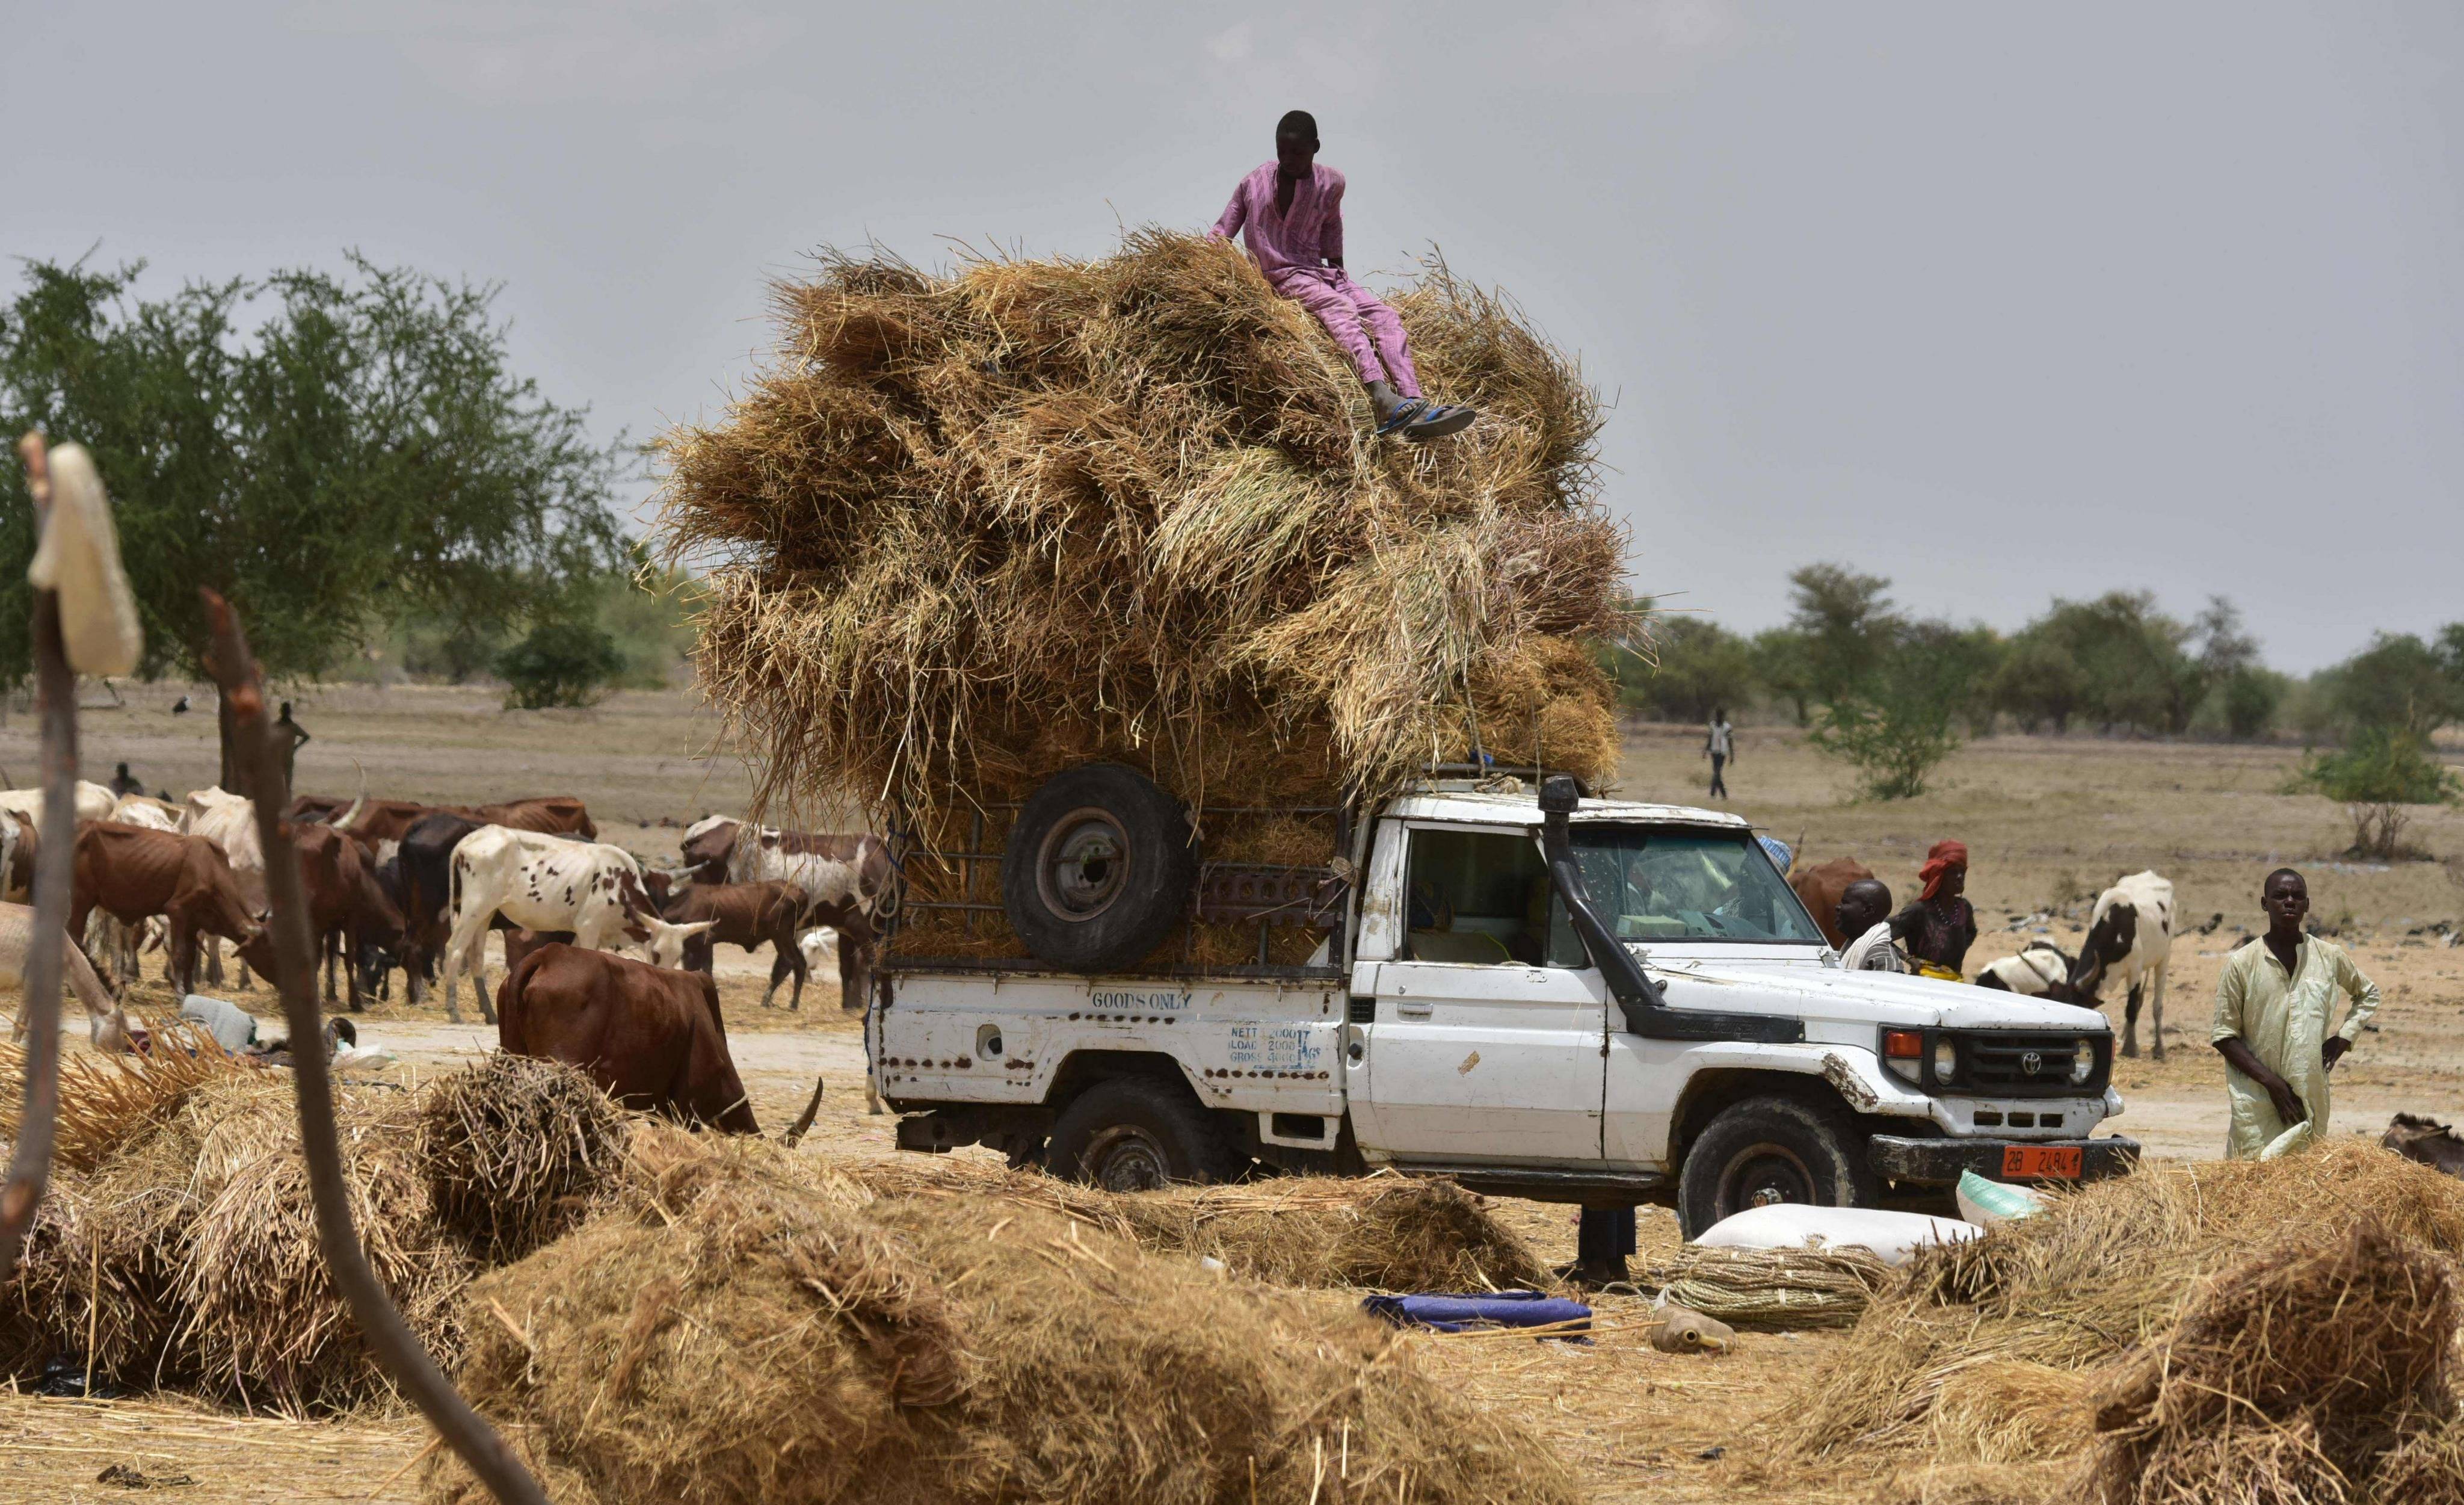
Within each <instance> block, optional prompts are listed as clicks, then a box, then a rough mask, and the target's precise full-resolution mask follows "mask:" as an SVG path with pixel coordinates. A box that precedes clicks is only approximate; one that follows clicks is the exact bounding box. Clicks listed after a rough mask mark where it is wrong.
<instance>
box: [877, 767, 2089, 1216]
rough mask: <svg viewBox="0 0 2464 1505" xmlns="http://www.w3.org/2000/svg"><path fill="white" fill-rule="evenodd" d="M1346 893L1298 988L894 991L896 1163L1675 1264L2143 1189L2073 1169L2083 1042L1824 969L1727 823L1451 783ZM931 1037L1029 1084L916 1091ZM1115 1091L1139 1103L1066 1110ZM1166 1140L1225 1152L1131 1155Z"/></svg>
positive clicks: (2064, 1009) (891, 1075) (2085, 1022)
mask: <svg viewBox="0 0 2464 1505" xmlns="http://www.w3.org/2000/svg"><path fill="white" fill-rule="evenodd" d="M1341 860H1343V861H1344V862H1345V863H1346V865H1348V866H1349V868H1350V870H1351V873H1350V874H1348V875H1353V876H1355V881H1353V883H1352V885H1351V892H1350V894H1349V896H1348V898H1347V900H1346V903H1345V905H1344V907H1343V911H1342V918H1341V920H1340V923H1339V928H1336V929H1334V930H1331V932H1330V934H1329V935H1328V938H1327V942H1326V944H1325V945H1324V946H1323V947H1322V948H1321V950H1320V953H1319V955H1318V956H1317V957H1315V958H1313V959H1312V964H1311V965H1309V966H1307V967H1302V968H1285V969H1280V970H1281V972H1282V973H1288V974H1292V975H1277V976H1274V977H1272V978H1271V979H1270V978H1268V977H1265V976H1255V977H1243V976H1241V975H1238V971H1239V969H1216V970H1215V971H1214V972H1212V973H1209V974H1207V975H1202V976H1186V975H1176V974H1175V973H1173V972H1170V971H1167V972H1163V973H1156V974H1148V975H1141V976H1130V977H1112V978H1067V979H1065V978H1062V977H1059V976H1057V975H1053V974H1050V973H1048V972H1044V971H1039V970H1038V969H1037V968H1036V967H1035V966H1034V964H1033V963H1026V964H1024V965H1023V966H1019V967H1013V968H1010V969H1008V970H1007V971H1006V972H997V973H996V974H995V977H996V981H995V982H994V983H993V985H992V986H991V988H990V989H986V988H984V987H982V986H981V985H967V984H965V983H962V982H961V981H960V980H959V979H957V978H955V977H950V976H948V975H946V974H936V973H933V972H930V971H926V970H908V969H904V968H902V967H901V966H900V965H898V964H896V963H893V964H892V965H891V967H890V968H889V969H888V970H889V973H890V976H889V978H888V979H887V980H886V982H885V984H884V986H883V988H882V990H881V992H880V994H879V998H878V1008H877V1014H876V1017H875V1018H874V1019H873V1020H871V1021H870V1022H869V1027H870V1030H871V1033H872V1035H873V1037H874V1039H876V1040H877V1041H878V1042H879V1048H878V1049H877V1050H876V1051H875V1062H876V1075H877V1078H878V1085H879V1087H880V1090H881V1091H882V1092H883V1093H884V1095H885V1096H888V1097H890V1098H891V1100H892V1101H893V1102H895V1103H896V1104H897V1105H898V1106H900V1107H901V1108H902V1109H921V1110H923V1112H922V1115H921V1116H920V1118H919V1120H911V1122H912V1123H913V1126H912V1127H911V1126H909V1125H902V1130H901V1142H902V1143H905V1144H909V1145H911V1147H916V1148H941V1147H947V1144H948V1143H951V1142H960V1141H963V1140H968V1139H979V1140H992V1141H994V1142H999V1143H1001V1144H1003V1146H1004V1147H1006V1148H1008V1149H1010V1151H1011V1153H1012V1156H1013V1159H1022V1160H1038V1159H1041V1160H1045V1161H1046V1162H1051V1163H1054V1165H1055V1168H1056V1169H1061V1170H1064V1171H1065V1172H1067V1173H1072V1174H1082V1175H1089V1176H1090V1177H1092V1178H1094V1179H1098V1180H1103V1179H1107V1176H1106V1166H1107V1164H1108V1163H1109V1162H1104V1161H1103V1155H1102V1152H1101V1147H1100V1146H1098V1145H1097V1141H1098V1140H1100V1141H1101V1144H1102V1145H1110V1146H1114V1147H1116V1148H1117V1147H1120V1146H1123V1145H1134V1144H1137V1143H1142V1142H1144V1143H1145V1148H1144V1149H1143V1150H1142V1151H1140V1154H1141V1155H1142V1156H1143V1158H1142V1159H1139V1160H1138V1161H1137V1164H1138V1165H1139V1166H1143V1167H1144V1169H1141V1170H1137V1171H1136V1172H1135V1174H1137V1175H1152V1176H1154V1177H1156V1178H1158V1179H1173V1177H1174V1176H1175V1175H1176V1174H1177V1171H1176V1167H1178V1168H1179V1169H1180V1170H1188V1169H1193V1168H1199V1167H1204V1168H1205V1173H1207V1174H1221V1173H1222V1172H1223V1171H1224V1170H1225V1169H1226V1168H1237V1167H1238V1166H1241V1165H1245V1164H1248V1163H1251V1162H1257V1161H1264V1162H1267V1163H1268V1164H1276V1165H1283V1166H1287V1167H1289V1168H1294V1169H1314V1170H1333V1171H1363V1170H1370V1169H1376V1168H1388V1167H1391V1168H1393V1169H1396V1170H1399V1171H1404V1172H1408V1173H1416V1174H1442V1175H1447V1176H1451V1177H1453V1178H1455V1179H1457V1180H1459V1181H1461V1182H1462V1183H1463V1184H1466V1185H1469V1186H1472V1187H1474V1188H1475V1189H1482V1190H1488V1191H1493V1192H1497V1193H1501V1194H1510V1195H1517V1196H1526V1197H1534V1198H1539V1199H1542V1200H1554V1201H1565V1202H1577V1203H1583V1204H1586V1205H1592V1206H1617V1205H1632V1204H1635V1203H1638V1202H1657V1203H1663V1204H1667V1205H1670V1206H1675V1207H1676V1208H1677V1209H1678V1211H1679V1214H1680V1217H1681V1221H1682V1222H1683V1224H1684V1226H1685V1228H1686V1229H1687V1231H1688V1232H1689V1234H1690V1233H1692V1232H1697V1231H1700V1229H1701V1228H1705V1227H1707V1226H1708V1225H1709V1224H1710V1223H1713V1222H1716V1221H1718V1220H1719V1219H1720V1218H1722V1217H1725V1216H1727V1215H1728V1214H1730V1213H1732V1212H1736V1211H1740V1210H1743V1209H1745V1208H1747V1207H1750V1206H1758V1205H1762V1204H1766V1203H1771V1202H1798V1203H1812V1204H1818V1205H1832V1206H1863V1205H1872V1204H1874V1203H1876V1202H1878V1201H1881V1200H1883V1199H1884V1198H1885V1197H1886V1196H1889V1195H1891V1194H1893V1193H1895V1192H1896V1193H1899V1194H1903V1195H1904V1194H1908V1193H1914V1192H1920V1191H1922V1190H1923V1189H1924V1188H1929V1187H1940V1186H1944V1185H1947V1184H1949V1183H1951V1182H1953V1181H1955V1180H1956V1179H1957V1177H1958V1175H1959V1174H1960V1172H1961V1171H1963V1170H1974V1171H1977V1172H1979V1173H1980V1174H1984V1175H1987V1176H1990V1177H1996V1178H2002V1179H2012V1180H2031V1181H2035V1180H2072V1179H2079V1178H2087V1177H2095V1176H2100V1175H2106V1174H2111V1173H2114V1172H2115V1171H2118V1170H2121V1169H2123V1168H2126V1167H2127V1165H2128V1164H2129V1163H2131V1162H2132V1161H2133V1160H2135V1158H2136V1153H2137V1146H2136V1145H2135V1144H2133V1143H2132V1142H2131V1141H2129V1140H2122V1139H2117V1138H2113V1137H2109V1136H2108V1137H2103V1138H2091V1137H2090V1130H2091V1129H2093V1128H2094V1127H2095V1126H2096V1125H2098V1124H2099V1123H2101V1122H2102V1121H2103V1120H2104V1119H2105V1118H2109V1117H2111V1116H2113V1115H2115V1114H2118V1113H2119V1112H2121V1109H2122V1102H2121V1098H2120V1096H2118V1095H2117V1094H2115V1093H2114V1092H2113V1091H2112V1090H2111V1089H2110V1088H2109V1087H2108V1085H2107V1076H2108V1073H2109V1072H2110V1069H2111V1063H2112V1055H2113V1040H2112V1034H2111V1030H2110V1029H2109V1027H2108V1026H2107V1025H2106V1023H2105V1021H2104V1019H2103V1017H2102V1016H2101V1014H2099V1013H2097V1012H2095V1011H2094V1010H2091V1009H2085V1008H2078V1007H2069V1006H2066V1005H2058V1004H2049V1003H2043V1002H2039V1001H2035V1000H2031V999H2026V998H2020V997H2017V996H2015V995H2013V994H2010V993H2004V992H1996V991H1988V990H1984V989H1979V988H1976V987H1973V986H1970V985H1965V984H1957V983H1950V982H1945V981H1936V980H1932V979H1926V978H1918V977H1907V976H1898V975H1890V974H1882V973H1871V972H1848V971H1845V970H1842V969H1841V968H1840V966H1839V964H1838V959H1837V955H1836V954H1835V953H1834V952H1833V951H1832V950H1831V948H1830V946H1829V944H1828V942H1827V941H1825V940H1824V938H1823V936H1822V933H1821V931H1820V929H1819V928H1818V927H1817V926H1816V925H1815V922H1814V919H1813V917H1812V916H1810V915H1809V914H1807V912H1806V910H1805V908H1804V906H1803V905H1802V904H1801V903H1800V902H1799V901H1798V899H1797V897H1796V896H1795V894H1794V893H1793V891H1792V890H1791V889H1790V888H1789V886H1788V884H1787V882H1786V880H1785V878H1784V877H1783V876H1782V875H1781V874H1780V873H1779V871H1778V870H1777V869H1776V868H1775V867H1774V866H1773V865H1772V864H1771V859H1770V857H1769V855H1768V854H1767V853H1766V852H1765V851H1764V849H1763V848H1762V846H1761V844H1760V843H1759V842H1757V841H1756V840H1755V839H1754V837H1753V833H1752V831H1751V830H1750V828H1749V826H1748V824H1747V823H1746V822H1745V821H1743V820H1741V819H1739V818H1738V817H1736V816H1733V815H1729V814H1726V813H1722V812H1718V811H1712V810H1702V809H1692V808H1683V807H1675V806H1665V805H1651V804H1639V803H1633V802H1626V801H1616V800H1601V799H1589V798H1583V797H1581V796H1580V795H1579V794H1578V793H1576V792H1575V791H1574V790H1573V787H1572V786H1571V782H1570V781H1563V780H1552V781H1551V783H1550V785H1549V786H1546V787H1544V788H1543V789H1542V790H1541V791H1539V792H1538V794H1537V795H1536V796H1535V793H1534V792H1533V791H1531V790H1530V789H1529V787H1528V786H1524V785H1523V784H1522V783H1521V782H1520V781H1517V780H1510V779H1507V780H1500V779H1489V780H1482V781H1472V780H1462V781H1449V782H1446V783H1437V784H1430V785H1425V786H1419V787H1418V788H1416V789H1414V790H1412V791H1410V792H1408V793H1406V794H1404V795H1402V796H1401V797H1398V798H1396V799H1394V800H1391V801H1389V802H1387V803H1386V804H1385V805H1384V806H1383V807H1382V808H1379V809H1378V810H1377V811H1376V812H1375V816H1374V818H1372V819H1370V820H1367V821H1364V822H1361V823H1360V824H1359V826H1358V827H1357V828H1356V829H1355V830H1354V831H1353V839H1352V850H1351V852H1350V854H1349V855H1348V856H1347V857H1346V858H1344V859H1341ZM1338 871H1340V870H1338ZM1004 990H1006V991H1007V993H1008V997H1007V999H1006V1000H1005V1001H1004V1000H1001V998H1000V995H1001V993H1002V992H1003V991H1004ZM943 1011H947V1012H948V1013H949V1015H950V1017H949V1018H948V1019H947V1021H946V1023H945V1024H943V1025H942V1026H940V1027H938V1028H934V1029H931V1031H930V1033H931V1036H932V1038H934V1039H935V1040H938V1041H942V1042H955V1041H960V1040H965V1039H968V1038H984V1039H990V1038H997V1039H999V1040H1000V1041H1001V1046H1002V1049H1003V1050H1004V1051H1014V1054H1013V1055H1012V1056H1011V1059H1013V1060H1023V1061H1028V1062H1030V1063H1032V1064H1031V1065H1030V1066H1029V1067H1028V1068H1027V1069H1026V1070H1025V1071H1023V1072H1013V1073H1003V1075H1004V1076H1006V1077H1010V1078H1013V1079H1011V1080H1008V1081H1005V1082H1004V1083H1003V1084H1002V1086H1003V1089H1004V1090H1002V1091H998V1092H993V1091H986V1090H984V1089H985V1088H986V1087H987V1086H988V1085H989V1084H987V1083H984V1082H982V1081H980V1080H968V1081H958V1080H955V1079H953V1075H954V1073H950V1072H947V1071H943V1072H939V1073H935V1079H934V1080H931V1081H929V1082H928V1081H927V1080H926V1079H925V1078H923V1077H921V1076H913V1075H911V1073H910V1071H909V1070H908V1068H910V1067H913V1063H914V1061H915V1060H917V1059H922V1060H924V1061H925V1062H926V1064H928V1065H930V1064H932V1062H933V1061H934V1060H935V1058H936V1056H935V1054H934V1053H932V1052H931V1051H927V1052H926V1053H924V1054H922V1055H920V1056H919V1055H918V1054H917V1053H916V1052H914V1051H911V1050H908V1049H904V1048H901V1047H900V1045H899V1044H898V1042H900V1041H902V1040H914V1039H918V1038H921V1035H919V1033H918V1031H920V1030H922V1029H925V1028H926V1021H925V1017H924V1016H926V1015H928V1014H932V1013H937V1012H943ZM902 1015H903V1016H904V1017H902ZM1123 1019H1127V1020H1128V1021H1129V1022H1130V1024H1131V1026H1132V1028H1127V1029H1125V1028H1122V1026H1121V1024H1120V1023H1119V1022H1118V1021H1121V1020H1123ZM938 1058H942V1059H946V1057H938ZM885 1060H886V1061H887V1062H888V1063H889V1065H888V1066H887V1067H886V1068H884V1067H883V1066H882V1064H881V1063H882V1062H883V1061H885ZM902 1062H903V1063H905V1065H903V1066H902V1065H901V1064H900V1063H902ZM1073 1062H1076V1063H1078V1064H1077V1065H1076V1066H1075V1067H1073V1066H1072V1064H1071V1063H1073ZM968 1074H969V1075H971V1076H972V1075H974V1074H975V1073H968ZM1123 1074H1129V1075H1133V1076H1136V1077H1138V1078H1139V1079H1140V1085H1139V1086H1138V1087H1137V1088H1136V1089H1135V1090H1134V1091H1132V1090H1128V1089H1122V1088H1112V1089H1109V1090H1107V1091H1105V1092H1103V1093H1100V1094H1097V1096H1096V1101H1097V1104H1098V1107H1097V1108H1096V1109H1094V1110H1083V1109H1080V1107H1079V1105H1080V1104H1082V1103H1083V1102H1084V1101H1085V1099H1086V1096H1087V1095H1088V1094H1089V1092H1090V1091H1091V1090H1092V1089H1093V1088H1094V1087H1095V1086H1096V1085H1098V1084H1099V1083H1101V1082H1102V1081H1103V1080H1105V1079H1108V1078H1112V1077H1117V1076H1120V1075H1123ZM954 1092H956V1093H958V1094H962V1095H963V1096H959V1097H957V1098H956V1099H954V1098H953V1096H952V1094H953V1093H954ZM1129 1098H1136V1099H1138V1109H1137V1113H1136V1114H1131V1115H1129V1116H1130V1117H1138V1116H1140V1115H1143V1120H1154V1121H1156V1122H1160V1121H1164V1120H1167V1119H1169V1120H1172V1124H1173V1125H1176V1126H1170V1127H1168V1128H1167V1130H1164V1131H1157V1130H1155V1128H1154V1124H1153V1122H1149V1123H1148V1125H1147V1127H1144V1128H1140V1127H1137V1126H1135V1125H1131V1126H1129V1127H1127V1128H1125V1127H1124V1126H1123V1125H1121V1124H1109V1125H1099V1126H1091V1127H1090V1125H1089V1124H1088V1123H1086V1122H1084V1121H1081V1120H1084V1119H1086V1118H1090V1117H1095V1116H1100V1115H1101V1114H1103V1113H1111V1115H1112V1116H1113V1117H1115V1118H1119V1117H1122V1116H1123V1113H1124V1110H1122V1109H1120V1108H1118V1107H1105V1106H1103V1105H1104V1104H1106V1103H1109V1102H1111V1101H1113V1100H1114V1099H1121V1100H1126V1099H1129ZM1166 1098H1170V1099H1174V1100H1176V1101H1177V1102H1179V1104H1180V1118H1177V1119H1175V1118H1173V1115H1172V1114H1170V1113H1165V1112H1163V1111H1162V1110H1160V1109H1159V1108H1158V1107H1157V1106H1156V1105H1157V1102H1159V1101H1161V1100H1162V1099H1166ZM996 1100H998V1101H1000V1102H1004V1103H1006V1104H1008V1105H1009V1106H1008V1107H999V1106H996ZM970 1104H972V1105H974V1106H969V1105H970ZM1073 1110H1075V1111H1074V1113H1073ZM1143 1120H1142V1121H1143ZM1158 1133H1161V1135H1162V1137H1163V1138H1167V1139H1168V1138H1170V1137H1171V1136H1172V1135H1174V1134H1178V1135H1182V1136H1184V1137H1185V1136H1187V1135H1191V1134H1198V1135H1214V1136H1216V1137H1217V1138H1216V1140H1215V1141H1214V1143H1213V1144H1212V1145H1211V1146H1200V1147H1199V1148H1198V1149H1197V1150H1195V1151H1193V1150H1192V1148H1191V1147H1190V1146H1187V1145H1182V1146H1178V1147H1175V1146H1172V1145H1169V1144H1163V1143H1160V1142H1146V1141H1149V1140H1155V1139H1156V1137H1157V1135H1158ZM1090 1147H1093V1148H1091V1149H1090ZM1090 1153H1095V1154H1096V1155H1097V1161H1098V1162H1096V1163H1090V1162H1089V1159H1088V1156H1089V1154H1090Z"/></svg>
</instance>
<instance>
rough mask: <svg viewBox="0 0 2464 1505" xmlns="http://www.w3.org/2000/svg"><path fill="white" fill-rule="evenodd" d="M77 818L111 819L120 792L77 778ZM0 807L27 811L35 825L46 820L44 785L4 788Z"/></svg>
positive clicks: (27, 817) (25, 814)
mask: <svg viewBox="0 0 2464 1505" xmlns="http://www.w3.org/2000/svg"><path fill="white" fill-rule="evenodd" d="M74 803H75V805H76V808H77V819H79V820H81V821H99V820H109V819H111V808H112V807H113V806H114V805H116V804H118V803H119V796H117V795H115V794H113V793H112V792H111V791H110V790H109V789H106V788H104V787H103V786H101V785H99V784H89V783H87V782H86V781H85V780H83V779H79V780H78V781H77V799H76V801H75V802H74ZM0 810H5V811H8V812H10V813H11V814H16V815H23V816H25V817H26V819H27V820H28V821H29V822H30V823H32V824H33V825H34V826H37V827H39V826H41V825H42V824H43V791H42V790H40V789H0Z"/></svg>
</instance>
